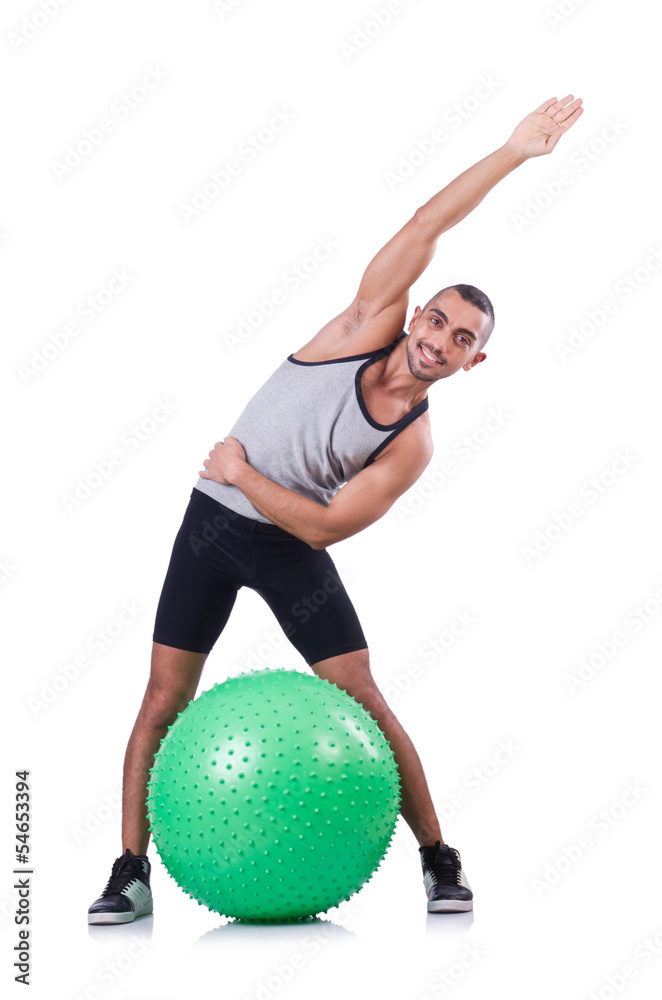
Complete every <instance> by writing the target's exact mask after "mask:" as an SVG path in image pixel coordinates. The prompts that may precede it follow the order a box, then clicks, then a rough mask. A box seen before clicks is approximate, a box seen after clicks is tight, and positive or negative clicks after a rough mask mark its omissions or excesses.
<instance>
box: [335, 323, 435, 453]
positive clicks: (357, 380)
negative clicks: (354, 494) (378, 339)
mask: <svg viewBox="0 0 662 1000" xmlns="http://www.w3.org/2000/svg"><path fill="white" fill-rule="evenodd" d="M406 336H407V334H406V333H405V331H404V330H403V331H402V333H400V334H398V337H397V338H396V340H394V341H393V343H392V344H388V346H387V347H380V349H379V351H376V352H375V357H373V358H371V359H370V360H368V361H366V362H365V364H362V365H361V366H360V368H358V369H357V371H356V375H355V376H354V386H355V389H356V398H357V400H358V403H359V406H360V407H361V413H362V414H363V416H364V417H365V419H366V420H367V421H368V423H369V424H370V426H371V427H375V428H376V429H377V430H378V431H391V430H392V431H394V433H393V434H390V435H389V436H388V437H387V439H386V441H382V443H381V444H380V446H379V448H377V449H376V450H375V451H373V452H372V454H371V455H370V456H369V457H368V459H367V460H366V462H365V465H368V463H369V462H372V460H373V458H374V457H375V456H376V454H377V452H379V451H381V450H382V448H384V447H385V446H386V445H387V444H388V442H389V441H392V440H393V438H394V437H395V436H396V434H399V433H400V431H401V430H404V428H405V427H406V426H407V425H408V424H410V423H411V422H412V420H415V419H416V417H419V416H420V415H421V413H424V412H425V411H426V410H427V409H428V406H429V403H428V397H427V396H426V397H425V399H422V400H421V401H420V403H417V404H416V406H414V407H413V409H411V410H409V412H408V413H405V415H404V417H400V419H399V420H396V421H395V423H393V424H378V423H377V421H376V420H373V418H372V417H371V416H370V413H369V412H368V407H367V406H366V405H365V400H364V398H363V390H362V389H361V376H362V375H363V372H364V371H365V370H366V368H369V367H370V365H371V364H374V362H375V361H377V360H378V359H379V357H380V355H381V356H383V357H386V356H387V355H389V354H390V353H391V351H393V350H394V349H395V347H396V346H397V344H399V343H400V341H401V340H402V338H403V337H406ZM365 465H364V468H365Z"/></svg>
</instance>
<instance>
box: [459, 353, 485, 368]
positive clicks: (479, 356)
mask: <svg viewBox="0 0 662 1000" xmlns="http://www.w3.org/2000/svg"><path fill="white" fill-rule="evenodd" d="M486 357H487V354H485V352H484V351H479V352H478V354H475V355H474V356H473V358H472V359H471V361H467V363H466V365H462V367H463V368H464V370H465V372H468V371H471V369H472V368H473V366H474V365H479V364H480V363H481V361H484V360H485V358H486Z"/></svg>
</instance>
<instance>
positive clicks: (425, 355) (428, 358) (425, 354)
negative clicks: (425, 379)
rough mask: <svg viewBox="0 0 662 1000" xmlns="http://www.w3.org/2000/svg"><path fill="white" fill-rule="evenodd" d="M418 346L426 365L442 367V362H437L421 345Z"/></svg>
mask: <svg viewBox="0 0 662 1000" xmlns="http://www.w3.org/2000/svg"><path fill="white" fill-rule="evenodd" d="M419 346H420V349H421V354H422V355H423V358H424V359H425V361H427V363H428V364H429V365H442V364H443V361H437V359H436V358H435V357H433V356H432V354H430V352H429V351H426V349H425V348H424V347H423V345H422V344H420V345H419Z"/></svg>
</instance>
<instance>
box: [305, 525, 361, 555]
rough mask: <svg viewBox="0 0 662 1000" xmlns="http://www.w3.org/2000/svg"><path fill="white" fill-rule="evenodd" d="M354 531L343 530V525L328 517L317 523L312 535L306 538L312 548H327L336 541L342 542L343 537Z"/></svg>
mask: <svg viewBox="0 0 662 1000" xmlns="http://www.w3.org/2000/svg"><path fill="white" fill-rule="evenodd" d="M350 534H352V532H349V531H343V529H342V525H340V524H337V523H335V522H333V521H332V520H331V518H329V517H326V518H323V519H322V523H321V524H316V525H315V528H314V530H313V531H311V533H310V536H309V537H308V538H307V539H306V541H307V542H308V544H309V545H310V547H311V549H316V550H320V549H326V548H328V546H329V545H333V544H334V543H335V542H341V541H342V540H343V538H347V537H349V535H350Z"/></svg>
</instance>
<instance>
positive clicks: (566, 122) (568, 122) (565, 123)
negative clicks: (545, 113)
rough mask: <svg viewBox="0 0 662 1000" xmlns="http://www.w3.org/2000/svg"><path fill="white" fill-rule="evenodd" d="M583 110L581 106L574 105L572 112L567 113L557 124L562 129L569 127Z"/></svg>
mask: <svg viewBox="0 0 662 1000" xmlns="http://www.w3.org/2000/svg"><path fill="white" fill-rule="evenodd" d="M583 110H584V109H583V108H582V107H576V108H575V110H574V111H573V112H572V114H570V115H568V117H567V118H566V119H565V120H564V121H562V122H558V124H559V125H560V126H561V127H562V128H564V129H566V128H570V126H571V125H574V124H575V122H576V121H577V119H578V118H579V116H580V115H581V114H582V112H583Z"/></svg>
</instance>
